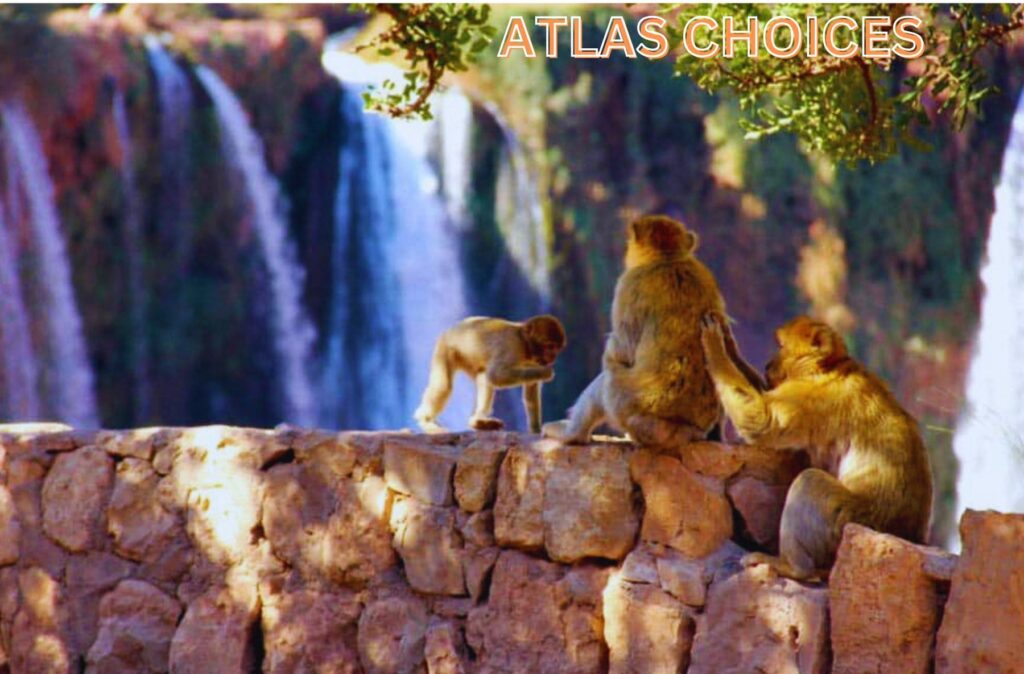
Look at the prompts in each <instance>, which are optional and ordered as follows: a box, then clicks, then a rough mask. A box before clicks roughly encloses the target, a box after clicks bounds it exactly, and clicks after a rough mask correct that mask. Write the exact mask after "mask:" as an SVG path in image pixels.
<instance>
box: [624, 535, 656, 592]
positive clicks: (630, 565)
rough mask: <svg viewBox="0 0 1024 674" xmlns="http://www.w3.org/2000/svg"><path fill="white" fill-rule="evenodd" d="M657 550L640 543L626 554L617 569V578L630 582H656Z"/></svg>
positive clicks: (654, 583) (653, 583) (652, 583)
mask: <svg viewBox="0 0 1024 674" xmlns="http://www.w3.org/2000/svg"><path fill="white" fill-rule="evenodd" d="M657 554H658V550H657V549H655V546H652V545H648V544H646V543H641V544H639V545H638V546H636V547H635V548H633V550H632V551H631V552H630V553H629V554H628V555H626V559H624V560H622V567H621V568H620V569H619V578H620V579H621V580H623V581H627V582H630V583H648V584H651V585H657V584H658V560H657V557H656V555H657Z"/></svg>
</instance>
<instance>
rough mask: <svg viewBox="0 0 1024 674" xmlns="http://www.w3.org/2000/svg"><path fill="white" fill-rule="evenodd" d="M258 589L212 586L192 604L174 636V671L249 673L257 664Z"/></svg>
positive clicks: (187, 673) (184, 673)
mask: <svg viewBox="0 0 1024 674" xmlns="http://www.w3.org/2000/svg"><path fill="white" fill-rule="evenodd" d="M256 596H257V595H256V593H255V592H252V593H246V592H238V591H232V590H231V589H228V588H216V587H215V588H211V589H210V590H208V591H207V592H206V593H205V594H203V595H202V596H200V597H199V598H197V599H196V600H195V601H193V602H192V603H191V604H189V607H188V610H187V611H185V617H184V618H182V620H181V624H179V625H178V629H177V631H175V633H174V638H173V639H172V640H171V650H170V656H169V661H170V671H172V672H174V674H208V673H209V672H217V673H218V674H249V673H250V672H252V671H253V667H254V665H255V664H256V652H255V649H254V648H253V640H252V635H253V629H254V628H255V626H256V620H257V619H258V617H259V603H258V602H257V601H256Z"/></svg>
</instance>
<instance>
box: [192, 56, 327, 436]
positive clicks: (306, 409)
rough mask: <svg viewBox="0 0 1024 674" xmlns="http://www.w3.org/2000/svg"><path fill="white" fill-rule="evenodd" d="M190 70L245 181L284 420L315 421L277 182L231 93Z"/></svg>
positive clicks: (297, 278)
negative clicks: (264, 278) (263, 272)
mask: <svg viewBox="0 0 1024 674" xmlns="http://www.w3.org/2000/svg"><path fill="white" fill-rule="evenodd" d="M196 74H197V75H198V77H199V80H200V82H202V84H203V87H204V88H205V89H206V91H207V93H208V94H209V95H210V98H211V99H212V100H213V104H214V107H215V109H216V112H217V120H218V122H219V124H220V130H221V140H222V144H223V149H224V154H225V155H226V156H227V157H228V160H229V161H230V162H231V165H232V166H233V167H234V169H235V170H237V171H238V173H239V174H240V176H241V177H242V179H243V181H244V183H245V190H246V193H247V195H248V198H249V206H250V208H251V209H252V215H253V220H254V224H255V229H256V234H257V238H258V239H259V242H260V248H261V250H262V253H263V258H264V261H265V263H266V265H267V269H268V271H269V274H270V294H271V301H272V307H273V310H272V333H273V336H274V347H275V350H276V352H277V356H278V358H279V360H280V366H281V378H282V380H283V382H282V383H283V386H284V401H285V413H284V419H285V420H286V421H289V422H291V423H296V424H300V425H304V426H308V425H313V424H314V423H315V421H316V416H317V415H316V399H315V397H314V392H313V386H312V384H311V382H310V377H309V373H308V372H307V370H306V368H307V366H308V365H309V355H310V351H311V348H312V345H313V342H314V340H315V333H314V330H313V325H312V323H311V322H310V321H309V318H308V317H307V316H306V312H305V309H304V308H303V306H302V284H303V281H304V279H303V271H302V268H301V266H300V265H299V263H298V261H297V259H296V255H295V250H294V247H293V246H292V243H291V241H290V239H289V237H288V229H287V220H286V218H285V216H284V204H283V200H282V197H281V194H280V189H279V187H278V184H277V181H276V180H275V179H274V176H273V175H272V174H271V173H270V169H269V168H268V167H267V165H266V161H265V159H264V156H263V143H262V141H261V140H260V138H259V136H257V135H256V132H255V131H254V130H253V129H252V127H251V126H250V125H249V120H248V117H247V115H246V113H245V110H243V109H242V104H241V103H240V102H239V100H238V98H237V97H236V96H235V94H234V92H232V91H231V89H230V88H229V87H228V86H227V85H226V84H225V83H224V82H223V81H222V80H221V79H220V77H218V76H217V74H216V73H215V72H214V71H213V70H210V69H209V68H207V67H205V66H202V65H200V66H196Z"/></svg>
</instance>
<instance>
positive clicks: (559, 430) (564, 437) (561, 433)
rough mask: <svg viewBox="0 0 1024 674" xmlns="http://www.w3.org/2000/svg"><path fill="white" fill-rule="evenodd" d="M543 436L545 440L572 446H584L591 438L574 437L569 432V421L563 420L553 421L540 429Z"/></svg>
mask: <svg viewBox="0 0 1024 674" xmlns="http://www.w3.org/2000/svg"><path fill="white" fill-rule="evenodd" d="M540 433H541V435H543V436H544V437H545V438H551V439H553V440H561V441H562V442H564V443H566V444H570V445H583V444H586V443H587V442H588V441H589V439H590V438H582V437H580V436H579V435H574V434H573V433H571V432H570V431H569V420H568V419H562V420H561V421H551V422H548V423H546V424H544V426H543V427H542V428H541V429H540Z"/></svg>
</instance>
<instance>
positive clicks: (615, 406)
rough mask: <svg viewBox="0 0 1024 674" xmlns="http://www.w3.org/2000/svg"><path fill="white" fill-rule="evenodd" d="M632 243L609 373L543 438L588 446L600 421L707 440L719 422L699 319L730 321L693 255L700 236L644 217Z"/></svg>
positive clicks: (619, 287)
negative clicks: (714, 317) (707, 316)
mask: <svg viewBox="0 0 1024 674" xmlns="http://www.w3.org/2000/svg"><path fill="white" fill-rule="evenodd" d="M626 239H627V240H626V255H625V264H624V266H625V270H624V271H623V273H622V275H621V276H619V280H618V282H617V283H616V286H615V297H614V300H613V302H612V333H611V335H609V337H608V339H607V341H606V342H605V350H604V357H603V370H602V372H601V373H600V374H599V375H598V376H597V378H595V379H594V380H593V381H592V382H591V383H590V385H589V386H587V388H586V389H585V390H584V391H583V393H582V394H581V395H580V397H579V399H578V400H577V401H576V404H575V405H573V407H572V409H571V410H570V411H569V418H568V419H567V420H563V421H556V422H553V423H549V424H545V426H544V435H546V436H548V437H553V438H558V439H560V440H563V441H565V442H570V443H585V442H587V441H588V440H589V439H590V434H591V432H592V431H593V429H594V428H595V427H597V426H598V425H599V424H601V423H602V422H604V423H608V424H609V425H610V426H612V427H614V428H616V429H618V430H620V431H624V432H626V433H628V434H629V436H630V437H631V438H632V439H633V440H634V441H636V442H638V443H640V444H642V445H647V446H651V447H658V448H667V447H675V446H678V445H681V444H685V443H687V442H692V441H694V440H698V439H703V438H705V437H706V436H707V434H708V432H709V431H711V430H712V429H714V428H715V427H717V426H718V425H719V423H720V422H721V418H722V407H721V405H720V404H719V402H718V397H717V395H716V394H715V389H714V385H713V384H712V382H711V378H710V376H709V375H708V373H707V369H706V367H705V365H704V352H703V350H702V349H701V344H700V321H701V317H702V316H703V315H704V314H706V313H709V312H711V313H714V314H715V315H718V316H722V317H724V316H725V302H724V301H723V300H722V294H721V292H720V291H719V289H718V283H717V282H716V281H715V277H714V276H713V275H712V274H711V271H710V270H709V269H708V268H707V267H705V266H704V265H703V264H702V263H701V262H700V261H699V260H698V259H697V258H696V256H695V255H694V253H695V251H696V250H697V245H698V238H697V235H696V234H695V233H693V232H691V231H690V230H689V229H687V228H686V226H685V225H684V224H683V223H681V222H679V221H677V220H673V219H672V218H669V217H667V216H663V215H652V216H645V217H642V218H639V219H637V220H635V221H633V222H631V223H630V225H629V227H628V228H627V232H626ZM727 332H728V331H727ZM728 344H729V345H730V346H729V348H730V349H731V350H732V354H733V356H734V357H735V358H736V363H735V364H736V367H737V368H738V369H739V370H741V371H742V372H744V373H745V376H746V377H748V378H749V383H750V385H751V386H753V387H755V388H760V387H762V386H763V384H762V383H761V379H760V375H759V374H758V373H757V372H756V371H755V370H754V369H753V368H752V367H750V365H748V364H747V363H746V362H744V361H743V360H742V359H741V358H740V357H739V353H738V351H736V349H735V344H734V342H733V341H732V336H731V334H729V337H728Z"/></svg>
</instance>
